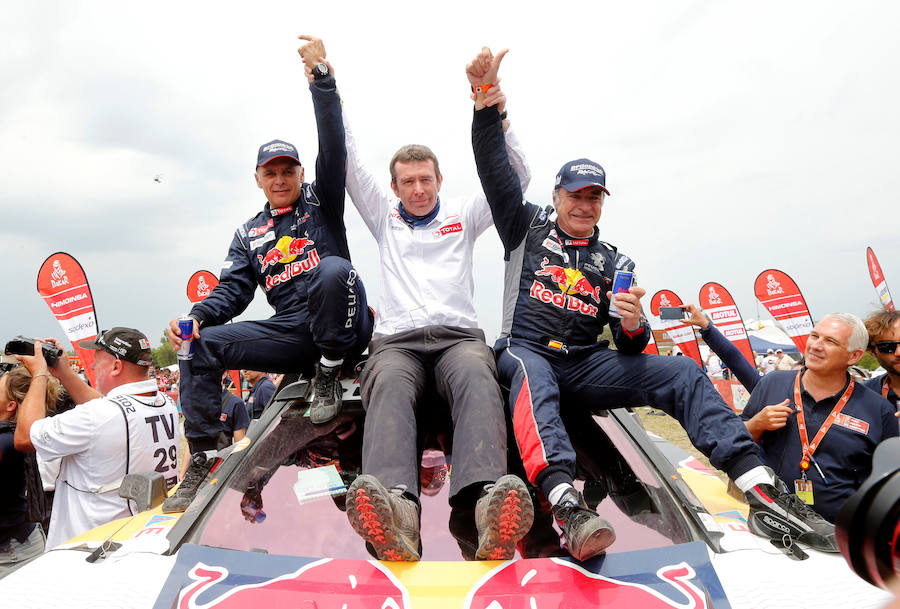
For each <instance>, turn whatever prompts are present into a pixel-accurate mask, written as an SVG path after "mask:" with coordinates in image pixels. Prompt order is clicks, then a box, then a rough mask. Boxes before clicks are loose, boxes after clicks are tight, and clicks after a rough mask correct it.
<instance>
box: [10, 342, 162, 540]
mask: <svg viewBox="0 0 900 609" xmlns="http://www.w3.org/2000/svg"><path fill="white" fill-rule="evenodd" d="M48 340H50V342H52V343H54V344H55V345H56V346H57V347H60V344H59V342H58V341H56V340H55V339H48ZM37 342H38V344H37V345H36V346H35V355H33V356H17V357H18V358H19V360H20V361H21V362H22V364H23V365H24V366H25V368H26V369H27V370H28V372H30V373H31V377H32V381H31V386H30V387H29V389H28V393H27V394H26V395H25V399H24V400H22V403H21V404H20V405H19V416H18V422H17V424H16V432H15V443H16V448H17V449H18V450H23V451H25V450H29V451H37V454H38V456H40V457H41V458H42V459H44V460H49V459H58V458H62V461H61V464H60V470H59V477H58V479H57V483H56V493H55V495H54V497H53V510H52V516H51V520H50V530H49V532H48V533H47V548H53V547H55V546H57V545H59V544H60V543H63V542H64V541H66V540H68V539H71V538H72V537H75V536H77V535H80V534H82V533H84V532H85V531H88V530H90V529H92V528H94V527H96V526H99V525H101V524H105V523H107V522H109V521H111V520H115V519H117V518H124V517H126V516H130V515H132V514H134V513H135V510H134V508H133V507H132V505H131V503H130V502H129V501H127V500H125V499H123V498H121V497H119V494H118V493H117V492H116V491H117V490H118V488H119V485H120V484H121V482H122V477H123V476H124V475H125V474H128V473H131V472H145V471H157V472H160V473H161V474H163V475H164V476H165V477H166V484H167V486H169V487H170V488H171V487H172V486H173V485H174V484H175V481H176V473H177V467H178V454H177V452H178V445H179V443H180V437H179V425H178V411H177V410H176V408H175V404H174V403H173V402H172V399H171V398H170V397H169V396H168V395H166V394H165V393H163V392H161V391H158V390H157V387H156V381H155V380H153V379H152V378H150V375H149V371H150V365H151V359H150V341H148V340H147V337H146V336H144V334H142V333H141V332H139V331H138V330H134V329H132V328H113V329H111V330H107V331H104V332H101V333H100V334H99V335H98V336H97V338H96V339H94V340H92V341H91V340H85V341H81V342H80V343H78V344H79V346H80V347H81V348H82V349H92V350H95V351H96V352H95V354H94V363H93V370H94V374H95V376H96V379H97V389H93V388H91V387H89V386H88V385H87V384H86V383H84V381H82V380H81V379H80V378H78V376H76V374H75V373H74V372H73V371H72V368H71V367H70V366H69V361H68V358H67V357H66V356H65V353H63V355H62V357H60V358H59V361H58V362H57V363H56V365H55V366H54V367H52V368H48V366H47V361H46V360H45V359H44V355H43V353H42V350H41V347H40V342H41V341H37ZM51 374H52V375H53V376H55V377H56V378H58V379H59V381H60V382H61V383H62V385H63V387H65V389H66V391H68V392H69V395H70V396H71V397H72V399H73V400H74V401H75V403H76V404H78V405H77V406H75V408H73V409H72V410H69V411H66V412H63V413H60V414H57V415H56V416H53V417H50V418H47V409H46V404H45V399H44V391H45V387H46V384H47V382H48V377H49V376H50V375H51Z"/></svg>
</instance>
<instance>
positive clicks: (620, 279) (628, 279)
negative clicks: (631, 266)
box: [609, 270, 634, 319]
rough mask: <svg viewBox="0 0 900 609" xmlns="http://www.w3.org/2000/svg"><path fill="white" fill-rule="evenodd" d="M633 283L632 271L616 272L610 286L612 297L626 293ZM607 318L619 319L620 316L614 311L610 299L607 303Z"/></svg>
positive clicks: (614, 308)
mask: <svg viewBox="0 0 900 609" xmlns="http://www.w3.org/2000/svg"><path fill="white" fill-rule="evenodd" d="M633 282H634V273H633V272H632V271H622V270H618V271H616V274H615V275H614V276H613V284H612V295H613V298H615V296H616V294H619V293H620V292H627V291H628V288H630V287H631V284H632V283H633ZM609 316H610V317H618V318H619V319H621V318H622V316H621V315H620V314H619V313H618V311H616V307H615V306H614V305H613V303H612V299H610V302H609Z"/></svg>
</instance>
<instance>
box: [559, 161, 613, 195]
mask: <svg viewBox="0 0 900 609" xmlns="http://www.w3.org/2000/svg"><path fill="white" fill-rule="evenodd" d="M588 186H599V187H600V188H602V189H603V192H605V193H606V194H609V190H607V188H606V172H605V171H603V167H601V166H600V165H598V164H597V163H595V162H594V161H591V160H588V159H575V160H574V161H569V162H568V163H566V164H565V165H563V166H562V168H561V169H560V170H559V173H558V174H556V188H565V189H566V190H568V191H569V192H575V191H576V190H581V189H582V188H587V187H588Z"/></svg>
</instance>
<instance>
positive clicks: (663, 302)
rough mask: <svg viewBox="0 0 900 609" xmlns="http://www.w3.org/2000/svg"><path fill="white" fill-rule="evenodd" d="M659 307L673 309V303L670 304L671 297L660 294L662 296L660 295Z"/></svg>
mask: <svg viewBox="0 0 900 609" xmlns="http://www.w3.org/2000/svg"><path fill="white" fill-rule="evenodd" d="M659 306H661V307H671V306H672V303H671V302H669V297H668V296H666V295H665V294H660V295H659Z"/></svg>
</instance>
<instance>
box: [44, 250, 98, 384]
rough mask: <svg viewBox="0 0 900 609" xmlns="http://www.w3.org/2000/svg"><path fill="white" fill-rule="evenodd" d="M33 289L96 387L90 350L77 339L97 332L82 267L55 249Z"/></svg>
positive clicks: (85, 337)
mask: <svg viewBox="0 0 900 609" xmlns="http://www.w3.org/2000/svg"><path fill="white" fill-rule="evenodd" d="M37 291H38V294H40V295H41V297H42V298H43V299H44V302H46V303H47V306H48V307H50V311H52V312H53V315H54V316H55V317H56V320H57V321H58V322H59V325H60V326H62V329H63V332H65V334H66V338H68V339H69V342H70V343H72V347H73V348H74V349H75V353H76V354H77V355H78V357H79V358H80V359H81V363H82V365H83V366H84V373H85V374H86V375H87V377H88V379H89V380H90V381H91V385H92V386H94V387H96V379H95V378H94V371H93V369H92V367H93V363H94V352H93V351H91V350H89V349H82V348H81V347H79V346H78V341H80V340H87V339H91V338H96V336H97V315H96V313H95V312H94V299H93V297H92V296H91V287H90V286H89V285H88V282H87V276H85V274H84V269H83V268H81V265H80V264H79V263H78V261H77V260H75V258H73V257H72V256H70V255H69V254H66V253H65V252H56V253H55V254H53V255H51V256H50V257H48V258H47V259H46V260H44V263H43V264H42V265H41V268H40V270H38V276H37Z"/></svg>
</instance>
